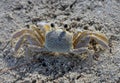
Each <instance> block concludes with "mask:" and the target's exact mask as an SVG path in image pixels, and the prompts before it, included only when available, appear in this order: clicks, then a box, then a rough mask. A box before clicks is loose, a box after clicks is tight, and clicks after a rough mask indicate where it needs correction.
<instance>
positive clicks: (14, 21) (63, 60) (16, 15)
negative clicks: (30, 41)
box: [0, 0, 120, 83]
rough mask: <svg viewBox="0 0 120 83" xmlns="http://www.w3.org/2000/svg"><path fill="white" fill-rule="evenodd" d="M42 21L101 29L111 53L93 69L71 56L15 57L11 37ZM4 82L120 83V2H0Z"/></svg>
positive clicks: (0, 62)
mask: <svg viewBox="0 0 120 83" xmlns="http://www.w3.org/2000/svg"><path fill="white" fill-rule="evenodd" d="M43 21H44V22H53V23H56V24H57V25H58V26H62V25H63V24H65V23H67V24H68V25H69V26H70V27H72V28H77V29H81V30H84V29H87V28H88V29H91V30H96V31H100V32H102V33H104V34H105V35H106V36H107V37H108V39H109V40H110V44H109V46H110V49H107V50H106V51H105V52H101V53H99V58H98V60H97V61H96V60H93V61H92V62H93V65H92V66H91V67H88V66H86V64H87V63H89V62H88V61H87V60H84V61H81V59H79V58H78V57H73V56H71V55H70V56H65V55H62V54H60V55H59V56H52V55H51V54H45V53H44V54H40V53H34V55H36V56H37V58H39V59H38V60H37V61H31V60H30V59H26V58H25V57H20V58H15V57H14V56H16V55H15V54H13V50H12V49H13V47H11V44H10V43H9V41H10V39H11V37H12V34H13V33H14V32H15V31H17V30H18V29H22V28H28V25H31V24H36V23H37V22H43ZM19 55H20V56H24V54H23V53H21V54H19ZM6 68H9V70H5V69H6ZM10 68H12V69H10ZM0 83H120V0H0Z"/></svg>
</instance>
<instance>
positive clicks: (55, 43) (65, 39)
mask: <svg viewBox="0 0 120 83" xmlns="http://www.w3.org/2000/svg"><path fill="white" fill-rule="evenodd" d="M45 47H46V48H47V49H48V50H49V51H53V52H68V51H70V49H71V48H72V35H71V34H70V33H68V32H65V31H63V30H61V29H58V30H53V31H51V32H48V33H47V35H46V40H45Z"/></svg>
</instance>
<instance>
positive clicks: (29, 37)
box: [15, 34, 40, 52]
mask: <svg viewBox="0 0 120 83" xmlns="http://www.w3.org/2000/svg"><path fill="white" fill-rule="evenodd" d="M25 40H27V41H28V43H29V44H31V45H37V46H40V42H39V40H37V38H35V37H34V36H32V35H30V34H25V35H23V36H22V37H21V38H20V39H19V40H18V41H17V43H16V45H15V51H16V52H17V51H18V50H19V48H20V47H21V45H22V44H23V43H24V41H25Z"/></svg>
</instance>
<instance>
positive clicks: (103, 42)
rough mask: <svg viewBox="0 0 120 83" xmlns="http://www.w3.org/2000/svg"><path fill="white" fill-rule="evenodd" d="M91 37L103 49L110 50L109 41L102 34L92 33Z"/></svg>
mask: <svg viewBox="0 0 120 83" xmlns="http://www.w3.org/2000/svg"><path fill="white" fill-rule="evenodd" d="M90 37H91V39H94V40H95V41H96V42H97V43H98V44H100V45H101V46H102V47H104V48H106V49H107V48H109V47H108V39H107V37H106V36H105V35H103V34H102V33H91V35H90Z"/></svg>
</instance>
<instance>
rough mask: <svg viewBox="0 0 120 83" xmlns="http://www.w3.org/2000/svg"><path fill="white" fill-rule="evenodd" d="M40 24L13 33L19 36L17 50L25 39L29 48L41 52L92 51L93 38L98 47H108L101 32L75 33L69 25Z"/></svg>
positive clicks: (15, 37)
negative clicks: (70, 30)
mask: <svg viewBox="0 0 120 83" xmlns="http://www.w3.org/2000/svg"><path fill="white" fill-rule="evenodd" d="M40 25H41V27H37V26H36V25H32V26H30V29H22V30H19V31H17V32H15V33H14V34H13V36H12V39H17V38H18V41H17V43H16V44H15V52H17V51H18V50H19V48H20V47H21V46H22V45H24V42H25V41H27V42H28V43H29V45H28V48H29V49H31V50H36V51H39V52H42V51H47V52H60V53H75V54H80V53H85V52H87V53H90V50H89V48H91V47H92V50H94V48H93V46H92V45H93V43H91V41H92V40H94V41H95V42H96V44H95V46H96V47H97V46H100V47H102V48H104V49H106V48H108V39H107V37H106V36H105V35H104V34H102V33H100V32H93V31H89V30H86V31H82V32H75V33H73V32H69V31H67V26H64V28H59V27H57V26H55V25H54V24H53V23H51V24H50V23H40Z"/></svg>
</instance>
